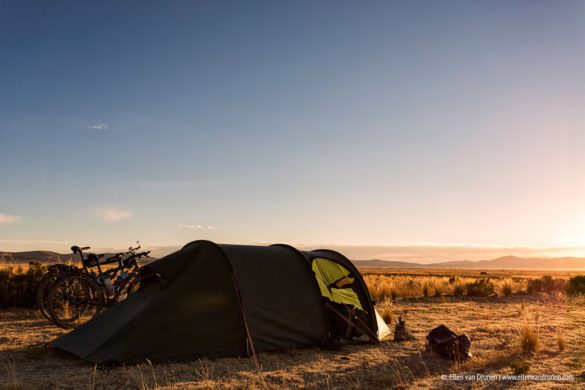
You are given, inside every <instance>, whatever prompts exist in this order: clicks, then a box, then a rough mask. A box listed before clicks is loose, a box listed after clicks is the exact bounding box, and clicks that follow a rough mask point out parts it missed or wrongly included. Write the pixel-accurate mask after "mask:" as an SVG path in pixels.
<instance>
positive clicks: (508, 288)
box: [502, 282, 512, 297]
mask: <svg viewBox="0 0 585 390" xmlns="http://www.w3.org/2000/svg"><path fill="white" fill-rule="evenodd" d="M502 293H503V294H504V295H505V296H507V297H509V296H510V295H512V284H510V283H508V282H506V283H504V285H503V286H502Z"/></svg>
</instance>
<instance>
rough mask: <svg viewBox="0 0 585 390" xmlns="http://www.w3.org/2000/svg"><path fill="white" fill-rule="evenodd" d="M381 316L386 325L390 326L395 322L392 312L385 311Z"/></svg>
mask: <svg viewBox="0 0 585 390" xmlns="http://www.w3.org/2000/svg"><path fill="white" fill-rule="evenodd" d="M380 315H381V316H382V319H383V320H384V322H385V323H387V324H389V325H390V324H392V323H393V322H394V315H393V314H392V310H390V309H384V310H382V312H381V313H380Z"/></svg>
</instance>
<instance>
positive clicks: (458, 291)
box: [453, 284, 465, 295]
mask: <svg viewBox="0 0 585 390" xmlns="http://www.w3.org/2000/svg"><path fill="white" fill-rule="evenodd" d="M464 292H465V288H464V287H463V286H462V285H460V284H457V285H456V286H455V287H454V288H453V295H463V293H464Z"/></svg>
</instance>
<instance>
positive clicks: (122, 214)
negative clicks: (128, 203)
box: [95, 207, 132, 223]
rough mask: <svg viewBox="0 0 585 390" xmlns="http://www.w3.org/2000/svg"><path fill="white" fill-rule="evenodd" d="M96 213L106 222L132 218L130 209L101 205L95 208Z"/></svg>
mask: <svg viewBox="0 0 585 390" xmlns="http://www.w3.org/2000/svg"><path fill="white" fill-rule="evenodd" d="M95 212H96V215H97V216H98V218H100V219H101V220H102V221H104V222H106V223H115V222H120V221H124V220H127V219H131V218H132V212H131V211H130V210H121V209H118V208H115V207H102V208H97V209H96V210H95Z"/></svg>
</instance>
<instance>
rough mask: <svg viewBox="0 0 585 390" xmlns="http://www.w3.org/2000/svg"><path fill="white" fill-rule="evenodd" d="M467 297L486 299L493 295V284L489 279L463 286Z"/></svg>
mask: <svg viewBox="0 0 585 390" xmlns="http://www.w3.org/2000/svg"><path fill="white" fill-rule="evenodd" d="M465 289H466V290H467V295H469V296H471V297H488V296H490V295H493V293H494V284H493V283H492V282H491V281H490V280H489V279H479V280H477V281H475V282H473V283H467V284H466V285H465Z"/></svg>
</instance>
